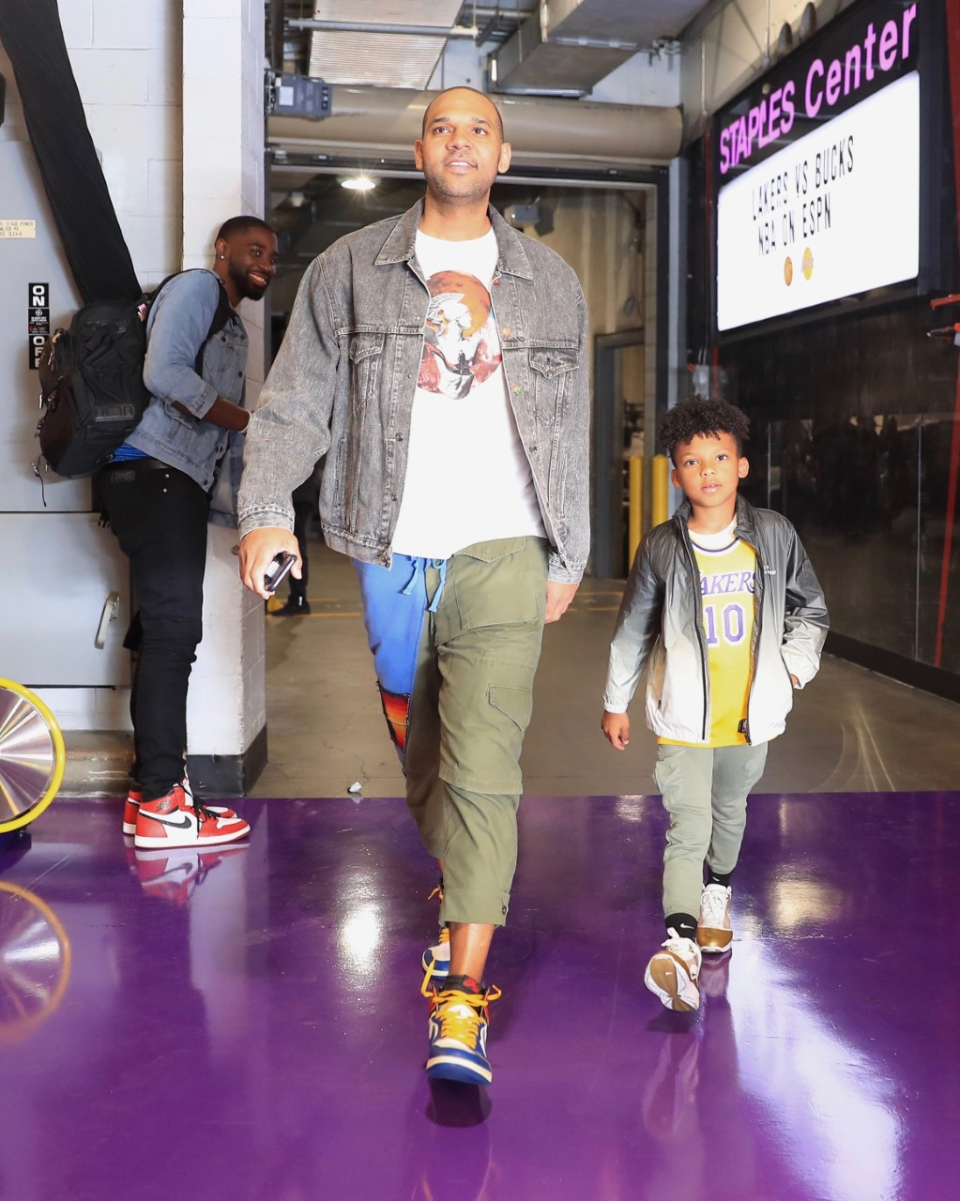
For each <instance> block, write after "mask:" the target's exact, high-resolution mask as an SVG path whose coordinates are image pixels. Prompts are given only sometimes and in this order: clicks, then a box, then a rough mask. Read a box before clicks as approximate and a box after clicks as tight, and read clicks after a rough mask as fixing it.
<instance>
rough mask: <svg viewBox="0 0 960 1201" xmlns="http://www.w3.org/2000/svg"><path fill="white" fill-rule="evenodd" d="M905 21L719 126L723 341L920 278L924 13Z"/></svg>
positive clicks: (904, 13) (871, 29)
mask: <svg viewBox="0 0 960 1201" xmlns="http://www.w3.org/2000/svg"><path fill="white" fill-rule="evenodd" d="M898 17H899V19H893V18H891V19H890V20H888V21H886V22H885V23H883V24H882V25H880V26H879V27H878V26H877V25H876V24H875V23H874V22H873V21H870V22H869V23H868V24H867V25H866V29H865V31H862V34H861V36H858V37H857V40H856V41H854V42H853V43H852V44H851V45H849V46H848V48H847V49H846V50H845V51H841V52H840V53H839V54H837V55H836V56H834V57H831V58H829V59H828V58H827V56H825V55H823V54H820V55H817V56H815V57H812V58H811V57H810V56H808V59H809V61H807V62H806V63H803V62H801V63H799V64H798V69H799V75H791V76H789V77H788V78H786V79H783V78H782V74H781V77H780V79H778V80H777V81H776V86H774V85H773V84H768V86H767V89H766V90H767V94H766V95H764V96H763V98H762V99H760V101H759V102H758V103H756V104H751V105H750V106H749V107H747V106H746V105H745V104H741V105H740V106H739V107H740V109H741V110H743V111H739V112H733V113H731V114H729V115H728V116H727V117H726V118H724V119H723V120H722V124H721V128H720V133H719V138H718V161H717V168H718V175H719V181H718V182H719V184H720V187H719V192H718V197H717V327H718V329H719V330H721V331H725V330H731V329H735V328H737V327H739V326H742V325H748V324H750V323H752V322H756V321H762V320H764V319H766V318H769V317H777V316H783V315H784V314H787V313H791V312H796V311H799V310H801V309H806V308H810V307H812V306H814V305H818V304H823V303H825V302H827V301H830V300H838V299H840V298H841V297H844V296H851V295H855V294H857V293H861V292H867V291H871V290H872V289H875V288H879V287H885V286H888V285H890V284H894V283H899V282H902V281H904V280H911V279H914V278H915V277H916V276H917V274H918V272H919V256H920V79H919V75H918V73H917V72H916V71H915V70H912V71H911V70H909V67H910V66H911V65H912V63H913V61H914V60H915V57H916V54H915V44H914V43H915V25H914V22H915V20H916V4H912V5H910V6H909V7H907V8H906V9H901V10H900V13H899V14H898ZM789 62H790V60H788V63H787V64H786V65H789ZM904 71H906V72H907V73H904ZM891 78H892V79H893V82H890V80H891ZM808 131H809V132H808ZM779 146H783V149H778V147H779ZM754 164H755V165H754Z"/></svg>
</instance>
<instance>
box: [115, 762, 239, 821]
mask: <svg viewBox="0 0 960 1201" xmlns="http://www.w3.org/2000/svg"><path fill="white" fill-rule="evenodd" d="M182 787H183V792H184V796H185V797H186V798H187V804H188V805H192V804H193V792H192V791H191V789H190V780H189V779H188V777H187V776H184V777H183V785H182ZM142 801H143V791H142V790H141V789H140V788H133V787H131V788H130V789H128V791H127V799H126V800H125V801H124V802H123V832H124V834H136V832H137V814H138V813H139V812H140V804H141V802H142ZM204 808H205V809H209V810H210V812H211V813H216V814H219V815H220V816H221V817H236V816H237V815H236V814H235V813H234V811H233V810H232V809H228V808H227V807H226V805H204Z"/></svg>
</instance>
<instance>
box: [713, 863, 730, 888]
mask: <svg viewBox="0 0 960 1201" xmlns="http://www.w3.org/2000/svg"><path fill="white" fill-rule="evenodd" d="M732 876H733V872H724V873H723V874H722V875H721V874H720V872H715V871H714V870H713V868H712V867H710V865H709V864H708V865H707V883H708V884H722V885H723V887H724V888H729V887H730V880H731V878H732Z"/></svg>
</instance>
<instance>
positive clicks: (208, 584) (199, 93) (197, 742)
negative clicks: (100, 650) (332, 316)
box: [182, 0, 268, 755]
mask: <svg viewBox="0 0 960 1201" xmlns="http://www.w3.org/2000/svg"><path fill="white" fill-rule="evenodd" d="M264 19H265V18H264V0H184V2H183V42H182V45H183V139H182V147H183V244H184V266H185V267H194V266H205V265H209V263H210V262H211V256H212V253H213V239H214V237H215V236H216V231H217V230H218V229H219V227H220V225H221V224H222V223H223V222H224V221H225V220H226V219H227V218H228V217H232V216H235V215H237V214H239V213H257V214H262V213H263V211H264V197H265V192H266V185H265V181H264V151H263V147H264V115H263V72H264V49H263V31H264ZM241 316H242V317H243V321H244V324H245V325H246V327H247V333H248V335H249V337H250V356H249V359H248V363H247V405H248V407H250V408H255V407H256V403H257V400H258V398H259V396H260V390H261V388H262V386H263V380H264V375H265V370H264V366H265V363H264V360H265V348H266V335H265V332H264V329H265V323H266V322H267V320H268V310H267V309H266V307H265V305H264V303H263V302H259V303H257V304H253V303H251V302H250V301H244V303H243V306H242V308H241ZM236 545H237V533H236V531H235V530H229V529H225V528H223V527H220V526H211V527H210V546H209V550H208V552H207V574H206V578H205V581H204V612H203V628H204V638H203V642H202V643H201V644H200V647H199V649H198V652H197V662H196V663H195V664H194V668H193V674H192V676H191V678H190V693H189V698H188V704H187V726H188V741H189V748H188V749H189V751H190V753H191V754H193V755H236V754H240V753H242V752H243V751H244V750H246V748H247V747H248V746H249V745H250V743H251V742H252V741H253V739H254V738H255V737H256V736H257V734H258V733H259V732H260V730H261V729H262V728H263V726H264V725H265V723H266V693H265V684H264V666H265V646H264V633H263V623H264V612H263V603H262V602H261V601H260V600H258V599H257V597H255V596H254V595H253V594H252V593H250V592H248V591H247V590H246V589H245V588H243V586H242V585H241V583H240V580H239V577H238V574H237V560H236V556H235V555H234V554H233V548H234V547H235V546H236Z"/></svg>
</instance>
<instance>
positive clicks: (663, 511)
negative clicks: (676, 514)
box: [650, 455, 670, 525]
mask: <svg viewBox="0 0 960 1201" xmlns="http://www.w3.org/2000/svg"><path fill="white" fill-rule="evenodd" d="M669 501H670V460H669V458H668V457H667V456H666V455H654V456H653V497H652V500H651V504H650V509H651V516H652V517H653V522H652V524H653V525H661V524H662V523H663V522H664V521H666V520H667V515H668V508H669Z"/></svg>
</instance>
